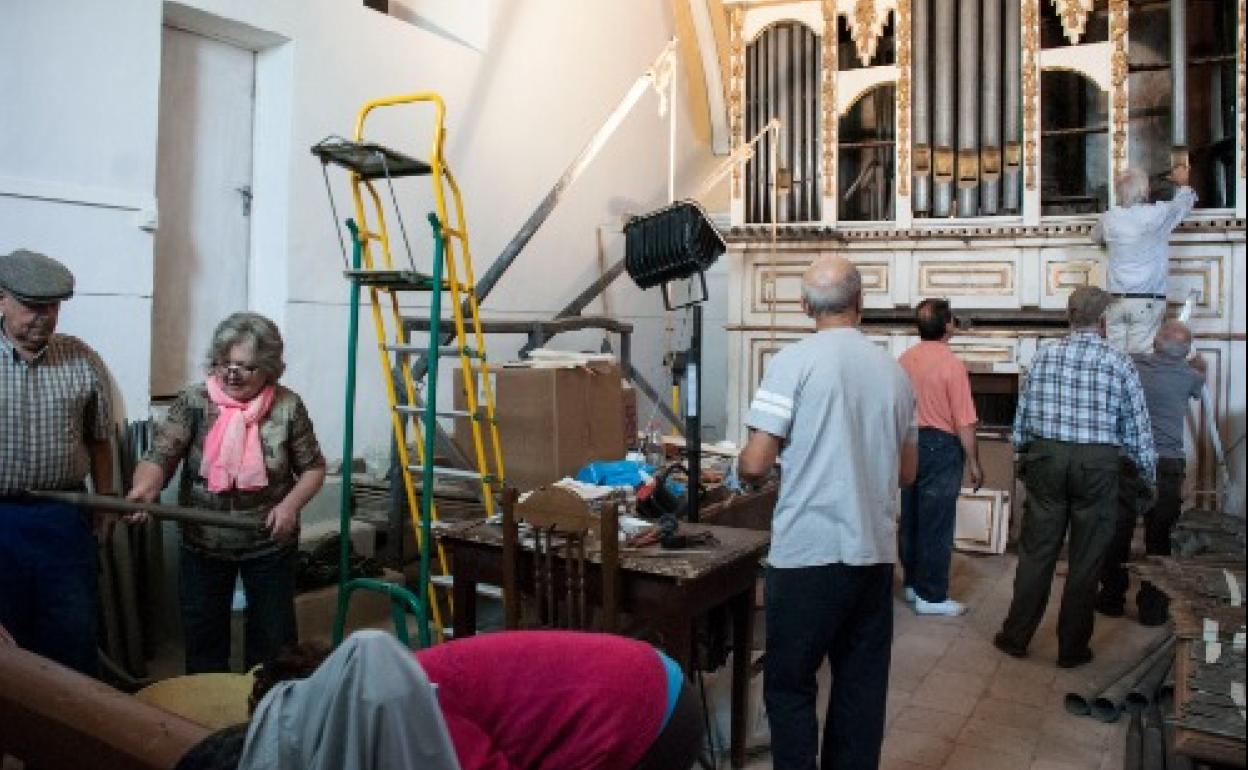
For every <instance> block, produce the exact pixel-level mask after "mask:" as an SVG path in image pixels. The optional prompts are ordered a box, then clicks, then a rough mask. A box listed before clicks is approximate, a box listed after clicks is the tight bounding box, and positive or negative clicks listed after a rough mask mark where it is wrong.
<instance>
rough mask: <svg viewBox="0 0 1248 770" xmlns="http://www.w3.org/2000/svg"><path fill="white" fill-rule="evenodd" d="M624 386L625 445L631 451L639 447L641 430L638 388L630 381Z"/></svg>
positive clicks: (626, 381) (624, 383)
mask: <svg viewBox="0 0 1248 770" xmlns="http://www.w3.org/2000/svg"><path fill="white" fill-rule="evenodd" d="M623 386H624V390H623V398H624V443H625V445H627V446H628V447H629V448H630V449H631V448H632V447H634V446H636V445H637V431H639V430H640V429H641V426H640V424H639V423H638V419H639V417H638V415H637V388H634V387H633V383H631V382H629V381H628V380H625V381H624V382H623Z"/></svg>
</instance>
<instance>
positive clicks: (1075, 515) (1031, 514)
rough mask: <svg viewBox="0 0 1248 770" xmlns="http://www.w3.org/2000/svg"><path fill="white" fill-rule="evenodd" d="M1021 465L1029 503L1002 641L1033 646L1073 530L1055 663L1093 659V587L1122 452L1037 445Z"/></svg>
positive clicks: (1109, 532) (1109, 533)
mask: <svg viewBox="0 0 1248 770" xmlns="http://www.w3.org/2000/svg"><path fill="white" fill-rule="evenodd" d="M1022 463H1023V468H1022V477H1023V482H1024V484H1025V485H1026V487H1027V502H1026V504H1025V506H1024V508H1025V510H1024V513H1023V531H1022V534H1021V536H1020V537H1019V541H1018V569H1017V571H1016V572H1015V574H1014V599H1013V601H1012V602H1011V603H1010V611H1009V614H1008V615H1007V616H1006V618H1005V624H1004V625H1003V626H1002V628H1001V637H1002V640H1001V641H1003V642H1005V643H1006V644H1008V645H1009V646H1011V647H1014V648H1017V649H1020V650H1025V649H1026V648H1027V645H1028V644H1029V643H1030V642H1031V637H1032V636H1033V635H1034V634H1035V633H1036V628H1037V627H1038V626H1039V625H1040V620H1041V619H1042V618H1043V617H1044V610H1045V607H1046V606H1047V605H1048V603H1049V591H1050V590H1051V589H1052V586H1053V571H1054V568H1055V567H1056V566H1057V557H1058V554H1059V553H1060V552H1061V550H1062V542H1063V541H1064V540H1065V538H1066V531H1067V530H1068V529H1069V530H1070V549H1069V565H1068V566H1069V570H1068V572H1067V575H1066V588H1065V590H1064V591H1063V592H1062V608H1061V612H1060V614H1059V615H1058V621H1057V641H1058V658H1059V660H1061V659H1074V658H1078V657H1080V656H1082V655H1084V654H1086V653H1087V652H1088V640H1089V639H1091V638H1092V623H1093V609H1092V608H1093V604H1094V602H1095V600H1096V582H1097V578H1098V576H1099V575H1100V571H1101V562H1102V561H1103V560H1104V557H1105V549H1106V548H1107V547H1108V546H1109V541H1110V539H1111V538H1112V537H1113V534H1114V521H1115V518H1116V515H1117V514H1116V509H1117V497H1118V448H1117V447H1115V446H1110V445H1106V444H1068V443H1066V442H1062V441H1046V440H1037V441H1033V442H1032V443H1031V444H1030V445H1029V446H1028V448H1027V451H1026V452H1024V453H1023V457H1022Z"/></svg>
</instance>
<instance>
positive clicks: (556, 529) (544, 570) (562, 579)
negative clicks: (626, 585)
mask: <svg viewBox="0 0 1248 770" xmlns="http://www.w3.org/2000/svg"><path fill="white" fill-rule="evenodd" d="M518 499H519V495H518V494H517V492H516V490H515V489H507V490H505V491H504V493H503V506H502V507H503V602H504V605H505V607H504V609H505V613H506V623H507V627H508V628H519V627H520V622H521V616H522V614H523V613H522V609H523V603H522V585H524V584H525V583H530V582H531V583H532V585H533V596H534V598H535V600H536V615H537V618H538V622H539V624H540V625H543V626H550V627H557V628H559V627H562V628H579V629H589V628H593V627H594V623H593V617H594V610H595V608H600V609H601V613H600V617H601V621H600V622H599V623H598V624H597V628H598V630H602V631H612V630H614V629H615V623H616V614H617V610H618V608H617V585H618V573H619V562H620V557H619V554H620V549H619V539H618V538H619V535H618V531H619V523H618V515H617V513H616V510H615V506H614V505H611V504H608V505H605V506H603V512H602V513H601V515H595V514H594V513H593V512H591V511H590V509H589V506H587V505H586V503H585V501H584V500H582V499H581V498H580V497H579V496H578V495H577V494H576V493H574V492H571V491H569V490H566V489H561V488H559V487H543V488H541V489H539V490H537V491H535V492H533V493H532V494H530V495H529V496H528V497H527V498H526V499H525V501H524V502H523V503H520V502H518ZM521 524H527V525H528V526H529V532H530V534H531V535H532V537H533V543H532V548H531V549H530V548H528V547H527V544H526V543H524V542H522V540H521V536H520V535H521V533H520V525H521ZM591 534H592V535H593V537H592V538H591ZM592 540H596V541H597V544H598V548H599V552H600V558H599V562H600V565H601V566H600V570H599V579H598V580H597V581H591V580H589V579H587V570H586V564H587V562H588V561H589V560H588V559H587V558H586V557H587V553H588V550H589V549H588V547H587V543H589V542H591V541H592ZM526 563H527V564H526ZM526 567H527V569H526ZM522 570H525V571H527V573H528V575H522V574H521V571H522ZM526 578H527V579H526ZM594 582H597V584H598V586H599V588H600V591H599V595H598V596H597V597H594V596H592V593H593V591H592V585H593V583H594Z"/></svg>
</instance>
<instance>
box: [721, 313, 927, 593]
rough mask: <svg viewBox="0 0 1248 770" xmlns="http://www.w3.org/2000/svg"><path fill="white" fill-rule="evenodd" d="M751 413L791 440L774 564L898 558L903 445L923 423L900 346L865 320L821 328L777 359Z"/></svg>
mask: <svg viewBox="0 0 1248 770" xmlns="http://www.w3.org/2000/svg"><path fill="white" fill-rule="evenodd" d="M745 422H746V424H747V425H749V426H750V427H751V428H754V429H755V430H761V431H765V432H767V433H770V434H771V435H773V436H776V437H777V438H780V439H782V440H783V442H784V447H783V448H782V449H781V451H780V468H781V472H780V498H779V500H777V501H776V510H775V512H774V513H773V514H772V521H771V551H770V553H769V554H768V556H767V562H768V563H769V564H770V565H771V566H773V567H779V568H782V569H789V568H794V567H815V566H822V565H825V564H838V563H839V564H850V565H854V566H864V565H869V564H888V563H892V562H895V561H896V560H897V528H896V525H895V520H896V517H895V513H896V505H895V503H896V497H897V475H898V468H899V465H900V454H901V447H902V444H903V443H913V442H914V441H915V438H916V433H917V428H916V427H915V422H914V391H913V390H912V389H911V387H910V379H909V378H908V377H907V376H906V373H905V371H904V370H903V369H902V368H901V366H900V365H899V364H898V363H897V362H896V361H895V360H894V359H893V357H892V356H891V355H889V354H888V353H887V352H885V351H884V349H883V348H881V347H880V346H879V345H876V344H875V343H874V342H871V340H869V339H867V338H866V337H865V336H864V335H863V334H862V332H860V331H858V330H857V329H848V328H842V329H826V330H824V331H821V332H818V333H816V334H812V335H810V336H809V337H807V338H805V339H803V340H802V341H801V342H797V343H794V344H792V345H789V346H788V347H786V348H784V349H783V350H781V351H780V352H779V353H777V354H776V355H775V356H774V357H773V358H772V359H771V360H770V361H769V362H768V363H767V370H766V371H765V372H764V373H763V381H762V383H761V384H760V385H759V386H758V392H757V393H755V394H754V401H753V402H752V403H751V404H750V411H749V413H748V414H747V415H746V418H745Z"/></svg>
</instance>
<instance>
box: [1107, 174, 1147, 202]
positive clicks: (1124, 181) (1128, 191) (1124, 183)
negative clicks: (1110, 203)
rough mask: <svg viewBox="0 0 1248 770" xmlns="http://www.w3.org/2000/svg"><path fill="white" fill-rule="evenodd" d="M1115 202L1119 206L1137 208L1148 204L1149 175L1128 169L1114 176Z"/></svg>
mask: <svg viewBox="0 0 1248 770" xmlns="http://www.w3.org/2000/svg"><path fill="white" fill-rule="evenodd" d="M1114 199H1115V200H1114V202H1115V203H1116V204H1118V205H1119V206H1135V205H1137V204H1140V203H1147V202H1148V174H1145V173H1144V172H1143V171H1140V170H1139V169H1138V168H1128V169H1126V170H1125V171H1121V172H1119V173H1118V174H1116V175H1115V176H1114Z"/></svg>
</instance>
